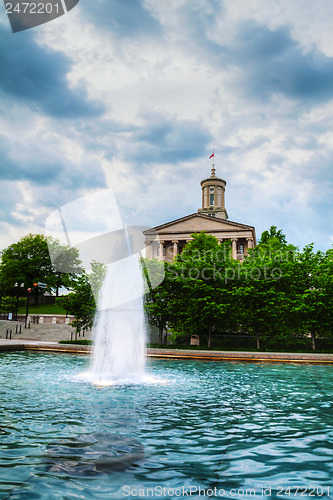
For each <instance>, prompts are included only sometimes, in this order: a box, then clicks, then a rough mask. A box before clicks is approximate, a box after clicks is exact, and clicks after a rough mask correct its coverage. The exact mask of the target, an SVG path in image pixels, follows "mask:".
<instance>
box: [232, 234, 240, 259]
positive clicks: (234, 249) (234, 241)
mask: <svg viewBox="0 0 333 500" xmlns="http://www.w3.org/2000/svg"><path fill="white" fill-rule="evenodd" d="M237 241H238V238H232V240H231V242H232V258H233V259H237Z"/></svg>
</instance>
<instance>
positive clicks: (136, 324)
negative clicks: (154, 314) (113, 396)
mask: <svg viewBox="0 0 333 500" xmlns="http://www.w3.org/2000/svg"><path fill="white" fill-rule="evenodd" d="M143 296H144V280H143V276H142V269H141V265H140V263H139V259H138V254H136V255H130V256H129V257H127V258H126V259H123V260H121V261H118V262H115V263H112V264H110V265H108V267H107V271H106V276H105V279H104V283H103V285H102V288H101V290H100V294H99V299H98V304H97V314H96V317H95V323H94V327H93V338H94V343H93V350H92V356H91V362H90V367H89V371H88V373H86V374H85V376H84V378H87V379H88V380H89V381H90V382H92V383H94V384H97V385H113V384H117V383H123V382H130V383H140V382H142V381H144V378H145V377H144V375H145V366H146V338H147V335H146V320H145V313H144V307H143Z"/></svg>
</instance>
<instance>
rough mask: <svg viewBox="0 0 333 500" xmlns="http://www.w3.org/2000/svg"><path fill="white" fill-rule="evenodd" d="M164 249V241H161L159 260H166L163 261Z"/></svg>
mask: <svg viewBox="0 0 333 500" xmlns="http://www.w3.org/2000/svg"><path fill="white" fill-rule="evenodd" d="M163 249H164V241H159V256H158V258H159V259H160V260H164V259H163Z"/></svg>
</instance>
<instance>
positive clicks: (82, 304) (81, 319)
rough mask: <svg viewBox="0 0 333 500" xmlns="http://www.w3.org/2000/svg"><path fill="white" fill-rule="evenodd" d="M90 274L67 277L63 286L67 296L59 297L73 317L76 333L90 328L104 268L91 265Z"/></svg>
mask: <svg viewBox="0 0 333 500" xmlns="http://www.w3.org/2000/svg"><path fill="white" fill-rule="evenodd" d="M91 269H92V270H91V272H90V273H89V274H88V273H86V272H84V271H83V272H82V273H81V274H80V275H67V277H66V280H65V286H66V288H68V289H69V290H71V291H70V293H69V294H67V295H65V296H63V297H59V298H58V299H57V303H60V304H61V305H62V306H63V307H64V308H65V309H66V310H67V312H68V313H69V314H72V315H74V316H75V319H74V320H73V322H72V325H73V326H74V327H75V329H76V331H77V332H79V331H80V330H82V329H88V328H91V327H92V325H93V321H94V316H95V312H96V298H97V297H98V293H99V289H100V287H101V285H102V283H103V280H104V276H105V271H106V268H105V266H104V264H101V263H99V262H92V263H91Z"/></svg>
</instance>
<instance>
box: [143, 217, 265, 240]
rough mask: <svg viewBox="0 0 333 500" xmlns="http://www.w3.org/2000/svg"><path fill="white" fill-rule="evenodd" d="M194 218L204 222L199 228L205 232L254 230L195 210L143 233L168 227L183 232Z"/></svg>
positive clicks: (196, 230)
mask: <svg viewBox="0 0 333 500" xmlns="http://www.w3.org/2000/svg"><path fill="white" fill-rule="evenodd" d="M194 220H195V221H196V222H199V221H202V222H204V225H205V228H202V229H201V230H202V231H206V232H214V231H219V232H221V231H222V232H223V231H225V232H230V231H232V230H237V231H239V232H241V231H251V232H253V231H254V230H255V229H254V227H253V226H248V225H246V224H240V223H239V222H233V221H230V220H227V219H219V218H218V217H211V216H209V215H205V214H200V213H197V212H195V213H193V214H190V215H186V216H185V217H180V218H179V219H175V220H173V221H170V222H166V223H165V224H161V225H160V226H155V227H152V228H150V229H147V230H146V231H144V234H145V235H146V236H148V235H150V234H151V235H153V234H156V233H161V232H162V233H163V232H164V231H165V232H170V229H172V233H177V232H179V233H183V232H184V230H186V226H188V229H189V230H191V227H190V226H192V224H191V223H192V222H194ZM196 225H197V224H196ZM177 229H178V230H177ZM166 230H167V231H166ZM192 232H193V233H194V232H200V227H198V228H197V229H196V228H195V227H194V228H193V231H192Z"/></svg>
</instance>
